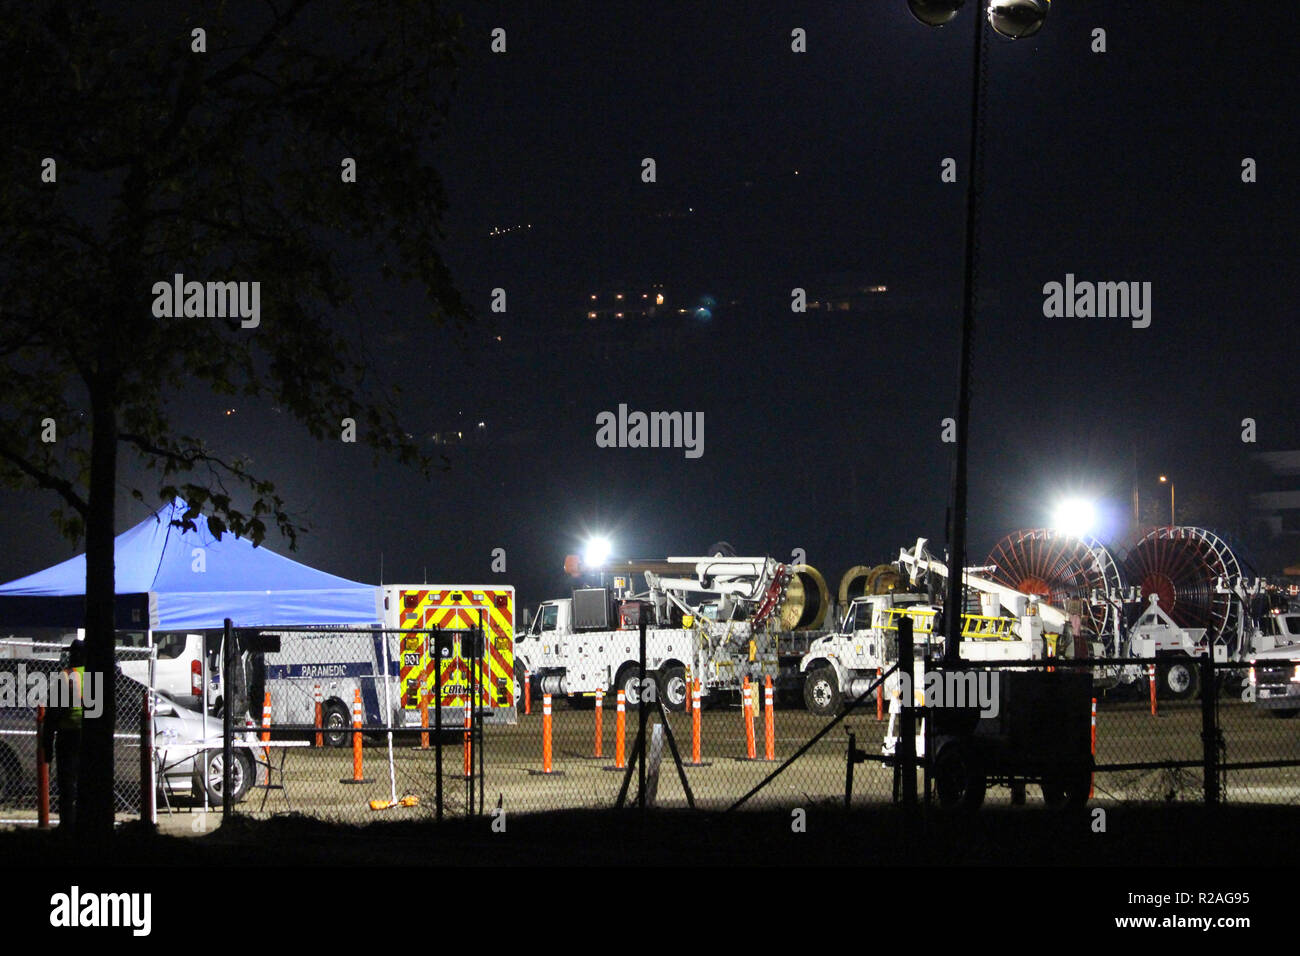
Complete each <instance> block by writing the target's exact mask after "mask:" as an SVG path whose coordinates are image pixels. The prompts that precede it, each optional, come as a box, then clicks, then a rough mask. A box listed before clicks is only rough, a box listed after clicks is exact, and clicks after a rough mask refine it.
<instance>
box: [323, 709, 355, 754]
mask: <svg viewBox="0 0 1300 956" xmlns="http://www.w3.org/2000/svg"><path fill="white" fill-rule="evenodd" d="M321 724H322V725H323V726H324V728H325V734H324V740H325V746H326V747H346V746H347V745H348V744H350V743H351V742H352V740H351V737H352V735H351V734H350V733H348V729H349V728H350V727H351V726H352V715H351V714H349V713H348V709H347V708H346V707H344V706H343V705H342V704H341V703H339V702H338V701H337V700H332V701H330V702H329V703H327V704H326V705H325V712H324V714H322V715H321Z"/></svg>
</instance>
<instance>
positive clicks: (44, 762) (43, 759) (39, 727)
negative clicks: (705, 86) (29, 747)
mask: <svg viewBox="0 0 1300 956" xmlns="http://www.w3.org/2000/svg"><path fill="white" fill-rule="evenodd" d="M44 739H45V708H44V707H37V708H36V825H37V826H38V827H40V828H41V829H42V830H48V829H49V828H50V755H49V754H47V753H46V752H45V744H44V742H43V741H44Z"/></svg>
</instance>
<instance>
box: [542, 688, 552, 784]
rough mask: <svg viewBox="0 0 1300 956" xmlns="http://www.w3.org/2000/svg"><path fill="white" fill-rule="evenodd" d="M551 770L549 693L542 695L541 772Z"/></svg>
mask: <svg viewBox="0 0 1300 956" xmlns="http://www.w3.org/2000/svg"><path fill="white" fill-rule="evenodd" d="M550 772H551V695H550V694H543V695H542V773H550Z"/></svg>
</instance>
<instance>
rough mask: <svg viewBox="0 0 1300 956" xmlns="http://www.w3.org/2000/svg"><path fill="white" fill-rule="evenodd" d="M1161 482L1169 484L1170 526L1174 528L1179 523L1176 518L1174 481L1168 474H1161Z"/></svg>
mask: <svg viewBox="0 0 1300 956" xmlns="http://www.w3.org/2000/svg"><path fill="white" fill-rule="evenodd" d="M1160 483H1161V484H1162V485H1163V484H1166V483H1167V484H1168V485H1169V526H1170V527H1171V528H1172V527H1173V526H1174V525H1176V524H1178V522H1177V521H1175V520H1174V483H1173V481H1171V480H1170V479H1169V477H1168V476H1167V475H1161V476H1160Z"/></svg>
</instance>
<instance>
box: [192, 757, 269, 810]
mask: <svg viewBox="0 0 1300 956" xmlns="http://www.w3.org/2000/svg"><path fill="white" fill-rule="evenodd" d="M233 757H234V762H233V764H232V765H231V768H230V792H231V796H232V799H231V802H232V803H238V802H239V801H240V800H243V799H244V795H245V794H247V793H248V789H249V787H251V786H252V785H253V783H254V782H255V776H256V769H255V768H254V766H253V758H252V757H251V756H250V755H249V754H247V753H245V752H242V750H236V751H234V753H233ZM204 762H205V763H206V764H207V769H208V772H207V778H206V779H203V778H202V776H201V773H200V771H199V769H198V768H195V771H194V791H195V793H201V792H202V791H203V790H204V789H206V790H207V791H208V804H209V805H210V806H214V807H220V806H223V805H224V801H223V796H222V793H221V787H222V783H223V782H224V781H223V778H222V769H221V768H222V753H221V751H220V750H214V751H209V752H208V755H207V760H206V761H204Z"/></svg>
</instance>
